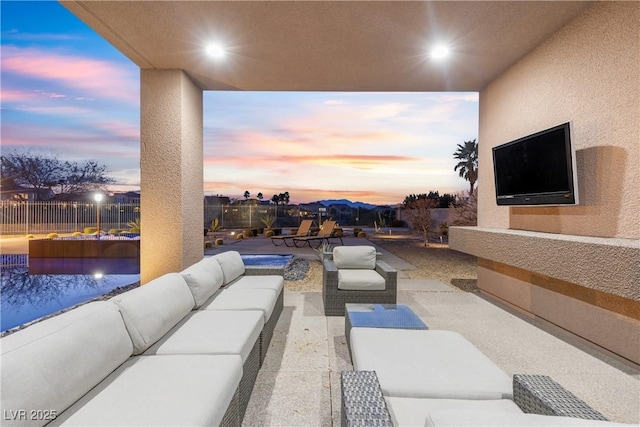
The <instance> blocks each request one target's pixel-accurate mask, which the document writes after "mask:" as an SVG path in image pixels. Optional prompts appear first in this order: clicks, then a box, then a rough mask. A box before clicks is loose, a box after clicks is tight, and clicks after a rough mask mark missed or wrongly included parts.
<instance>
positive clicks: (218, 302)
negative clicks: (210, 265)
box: [200, 288, 278, 323]
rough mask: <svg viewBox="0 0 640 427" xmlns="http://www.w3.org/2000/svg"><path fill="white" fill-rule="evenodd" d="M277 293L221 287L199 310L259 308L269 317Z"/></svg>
mask: <svg viewBox="0 0 640 427" xmlns="http://www.w3.org/2000/svg"><path fill="white" fill-rule="evenodd" d="M277 297H278V294H276V293H275V291H272V290H271V289H224V288H223V289H221V290H219V291H218V292H216V293H215V294H214V295H213V297H211V299H210V300H209V301H208V302H207V303H205V304H204V305H203V306H202V307H200V310H261V311H262V312H263V313H264V323H267V322H268V321H269V319H270V318H271V313H273V309H274V308H275V306H276V300H277Z"/></svg>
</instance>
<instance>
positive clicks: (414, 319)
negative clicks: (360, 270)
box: [344, 304, 429, 352]
mask: <svg viewBox="0 0 640 427" xmlns="http://www.w3.org/2000/svg"><path fill="white" fill-rule="evenodd" d="M358 327H359V328H392V329H429V328H428V327H427V325H425V324H424V322H423V321H422V320H420V318H419V317H418V316H417V315H416V314H415V313H414V312H413V311H412V310H411V308H410V307H409V306H408V305H404V304H345V310H344V335H345V337H346V338H347V347H349V352H351V340H350V335H351V328H358Z"/></svg>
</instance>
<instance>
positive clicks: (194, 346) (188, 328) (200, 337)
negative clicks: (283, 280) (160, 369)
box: [144, 310, 264, 364]
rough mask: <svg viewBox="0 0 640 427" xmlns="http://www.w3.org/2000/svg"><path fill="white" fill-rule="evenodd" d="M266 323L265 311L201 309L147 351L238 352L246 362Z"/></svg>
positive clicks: (159, 352) (188, 316) (179, 352)
mask: <svg viewBox="0 0 640 427" xmlns="http://www.w3.org/2000/svg"><path fill="white" fill-rule="evenodd" d="M263 325H264V313H263V312H262V310H257V311H248V310H246V311H226V310H220V311H218V310H199V311H196V312H192V313H191V314H188V315H187V317H185V318H184V319H183V320H182V321H181V322H180V323H178V324H177V325H176V326H175V327H174V328H173V329H171V330H170V331H169V332H168V333H167V334H166V335H165V336H164V337H162V338H161V339H160V340H159V341H158V342H156V343H155V344H154V345H152V346H151V347H150V348H149V349H148V350H147V351H146V352H145V353H144V354H145V355H153V354H238V355H240V356H241V357H242V363H243V364H244V362H245V361H246V360H247V358H248V357H249V353H250V352H251V349H252V348H253V346H254V344H255V343H256V340H257V339H258V337H259V336H260V332H262V327H263Z"/></svg>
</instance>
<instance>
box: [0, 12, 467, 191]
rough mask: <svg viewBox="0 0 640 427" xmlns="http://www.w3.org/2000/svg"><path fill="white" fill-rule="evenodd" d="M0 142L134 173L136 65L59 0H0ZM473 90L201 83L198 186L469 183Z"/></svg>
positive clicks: (344, 187)
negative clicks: (464, 164)
mask: <svg viewBox="0 0 640 427" xmlns="http://www.w3.org/2000/svg"><path fill="white" fill-rule="evenodd" d="M1 7H2V34H1V37H2V51H1V55H2V59H1V61H2V62H1V66H2V76H1V77H2V95H1V96H2V98H1V101H2V111H1V114H2V117H1V119H2V122H1V126H2V128H1V131H2V151H3V152H4V151H5V150H12V149H14V148H18V149H31V150H32V151H34V152H38V153H40V154H45V155H51V156H57V157H58V158H60V159H62V160H77V161H85V160H95V161H97V162H98V163H100V164H105V165H107V167H108V173H107V174H108V176H110V177H112V178H114V179H115V180H116V181H117V183H118V185H116V186H114V187H113V190H117V191H120V190H137V189H139V183H140V168H139V162H140V127H139V114H140V91H139V69H138V67H137V66H136V65H135V64H133V63H132V62H131V61H130V60H129V59H127V58H126V57H125V56H123V55H122V54H121V53H120V52H118V51H117V50H116V49H115V48H113V47H112V46H111V45H110V44H109V43H107V42H106V41H104V40H103V39H102V38H101V37H100V36H98V35H97V34H96V33H95V32H93V30H91V29H90V28H88V27H87V26H86V25H84V24H83V23H82V22H81V21H80V20H78V19H77V18H76V17H75V16H74V15H72V14H71V13H70V12H68V11H67V10H66V9H65V8H64V7H63V6H61V5H60V4H58V3H57V2H7V1H2V2H1ZM477 129H478V94H477V93H461V92H455V93H451V92H450V93H362V92H205V93H204V193H205V194H222V195H226V196H230V197H242V194H243V193H244V192H245V191H249V192H250V193H251V195H252V196H255V195H256V194H257V193H258V192H262V193H263V194H264V196H265V199H270V198H271V196H272V195H273V194H277V193H281V192H284V191H288V192H289V193H290V195H291V202H292V203H303V202H309V201H315V200H319V199H340V198H345V199H349V200H352V201H362V202H368V203H375V204H394V203H400V202H402V200H404V197H405V196H406V195H407V194H411V193H425V192H428V191H430V190H438V191H440V193H445V192H449V193H453V192H458V191H463V190H465V189H467V188H468V185H467V183H466V181H464V180H463V179H462V178H460V177H459V176H458V174H457V172H454V171H453V167H454V166H455V164H456V162H455V160H454V159H453V156H452V154H453V152H454V151H455V149H456V144H459V143H463V141H466V140H471V139H475V138H477Z"/></svg>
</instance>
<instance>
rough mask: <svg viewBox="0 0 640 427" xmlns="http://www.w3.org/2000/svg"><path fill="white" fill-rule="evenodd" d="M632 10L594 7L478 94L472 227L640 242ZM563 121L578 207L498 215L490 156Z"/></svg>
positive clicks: (639, 69) (639, 137) (638, 50)
mask: <svg viewBox="0 0 640 427" xmlns="http://www.w3.org/2000/svg"><path fill="white" fill-rule="evenodd" d="M639 27H640V3H638V2H615V3H613V2H603V3H599V4H596V5H595V6H594V7H592V8H590V9H589V10H587V11H586V12H584V13H583V14H582V15H580V16H579V17H578V18H576V19H575V20H574V21H572V22H571V23H569V24H568V25H567V26H566V27H564V28H563V29H562V30H560V31H559V32H558V33H556V34H555V35H554V36H553V37H551V39H549V40H548V41H547V42H545V43H544V44H543V45H541V46H540V47H539V48H537V49H536V50H535V51H533V52H532V53H530V54H529V55H527V56H526V57H525V58H523V59H522V60H521V61H520V62H518V63H517V64H515V65H514V66H513V67H512V68H511V69H510V70H508V71H507V72H506V73H504V74H503V75H502V76H500V77H499V78H497V79H496V80H495V81H493V82H492V83H491V84H490V85H489V86H488V87H487V88H485V89H484V90H483V91H481V93H480V123H479V128H480V130H479V149H480V153H479V158H480V167H479V183H480V185H479V193H480V194H479V208H478V209H479V212H478V224H479V225H481V226H487V227H499V228H516V229H522V230H534V231H545V232H552V233H562V234H573V235H585V236H600V237H622V238H628V239H638V238H640V226H638V215H639V212H640V197H639V196H638V189H639V188H640V167H639V166H638V165H639V164H640V154H639V153H640V107H639V106H640V36H639V33H638V28H639ZM567 121H569V122H571V125H572V129H571V130H572V142H573V144H574V147H575V149H576V157H577V159H576V160H577V171H578V187H579V195H580V206H572V207H551V208H542V207H519V208H514V207H502V206H501V207H498V206H497V205H496V203H495V188H494V180H493V179H494V178H493V164H492V158H491V148H492V147H494V146H496V145H500V144H503V143H505V142H509V141H511V140H514V139H516V138H519V137H522V136H526V135H529V134H531V133H534V132H537V131H540V130H543V129H547V128H549V127H552V126H555V125H558V124H560V123H564V122H567Z"/></svg>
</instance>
